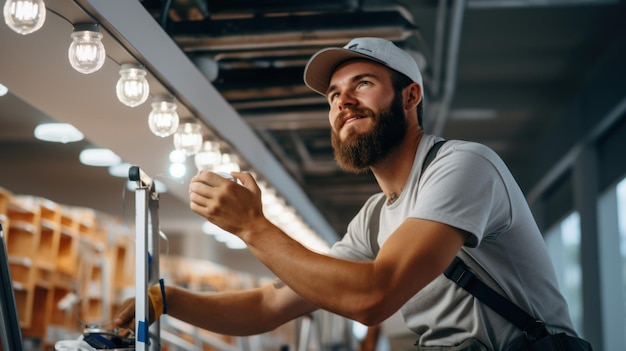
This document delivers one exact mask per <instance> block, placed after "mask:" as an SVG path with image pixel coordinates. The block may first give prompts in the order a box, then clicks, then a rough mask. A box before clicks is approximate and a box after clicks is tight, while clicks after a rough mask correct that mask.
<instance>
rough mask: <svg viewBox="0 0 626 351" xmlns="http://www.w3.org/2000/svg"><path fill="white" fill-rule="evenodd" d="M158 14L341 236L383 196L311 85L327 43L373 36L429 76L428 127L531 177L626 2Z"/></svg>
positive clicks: (478, 2)
mask: <svg viewBox="0 0 626 351" xmlns="http://www.w3.org/2000/svg"><path fill="white" fill-rule="evenodd" d="M143 5H144V6H145V8H146V9H147V10H148V11H149V12H150V13H151V14H152V16H154V18H155V20H156V21H158V22H159V23H160V25H161V27H162V28H163V29H164V30H165V31H166V32H167V33H168V35H170V36H171V37H172V38H173V40H174V41H175V42H176V44H177V45H178V46H179V47H180V48H181V49H182V50H183V51H184V52H185V54H186V55H187V56H188V57H189V58H190V59H191V60H192V61H193V62H194V63H195V64H196V65H197V66H198V67H199V68H200V70H201V71H202V72H203V73H204V74H205V75H206V77H207V78H208V79H210V80H211V81H212V83H213V85H214V86H215V88H216V89H217V90H218V91H219V93H220V94H221V95H222V96H223V97H224V98H225V99H226V100H227V101H228V102H229V103H230V104H231V105H232V106H233V107H234V108H235V109H236V110H237V112H238V113H239V114H240V115H241V116H242V118H243V119H244V120H245V121H246V123H248V124H249V125H250V126H251V127H252V128H253V129H254V131H255V133H256V135H257V136H258V137H259V138H260V139H261V140H262V141H263V143H264V144H265V146H266V147H267V148H268V149H269V150H270V151H271V152H272V153H273V154H274V155H275V157H276V158H277V159H278V160H279V162H280V163H281V164H282V165H283V166H284V168H285V169H286V170H287V171H288V172H289V173H290V174H291V176H293V177H294V179H296V181H297V182H298V183H299V184H300V185H301V186H302V187H303V188H304V189H305V191H306V193H307V194H308V196H309V197H310V198H311V200H312V201H313V203H314V204H315V205H316V206H317V207H318V208H319V209H320V211H321V212H322V213H323V215H324V216H325V217H326V218H327V219H328V221H329V222H330V223H331V225H332V226H333V228H334V229H335V231H336V232H337V233H338V234H339V235H341V234H342V233H343V232H344V230H345V226H346V224H347V222H348V221H349V219H350V218H351V217H352V216H353V215H354V214H355V213H356V211H357V210H358V209H359V208H360V206H361V205H362V203H363V202H364V201H365V200H366V199H367V198H368V197H369V196H370V195H371V194H373V193H374V192H377V191H378V188H377V185H376V182H375V179H374V178H373V176H372V175H371V174H359V175H353V174H346V173H345V172H343V171H341V170H340V169H339V168H338V167H337V165H336V163H335V161H334V159H333V155H332V148H331V145H330V131H329V127H328V119H327V118H328V117H327V105H326V102H325V99H324V98H323V97H321V96H319V95H317V94H315V93H314V92H312V91H311V90H310V89H308V88H307V87H306V86H305V85H304V84H303V81H302V75H303V70H304V66H305V64H306V62H307V60H308V58H309V57H310V56H311V55H312V54H313V53H315V52H316V51H318V50H319V49H321V48H324V47H327V46H343V45H344V44H345V43H347V42H348V41H349V40H350V39H352V38H354V37H362V36H376V37H384V38H387V39H389V40H392V41H394V42H395V43H396V44H397V45H398V46H400V47H402V48H404V49H406V50H408V51H409V52H410V53H411V54H412V55H413V56H414V57H415V59H416V60H417V62H418V64H419V65H420V67H421V69H422V70H423V75H424V80H425V88H426V89H425V90H426V91H425V94H426V116H425V122H424V127H425V129H426V131H427V132H429V133H433V134H440V135H442V136H444V137H446V138H449V139H451V138H459V139H466V140H473V141H477V142H481V143H484V144H486V145H488V146H490V147H492V148H493V149H494V150H496V151H497V152H498V153H499V154H500V155H501V156H502V157H503V159H504V160H505V161H506V162H507V163H508V164H509V166H510V167H511V168H512V169H513V171H514V173H516V175H517V176H518V177H519V178H521V180H520V181H521V182H523V183H524V184H526V185H527V186H530V185H531V184H532V181H533V180H532V179H527V178H528V177H529V175H528V174H526V173H525V169H526V168H528V162H530V159H529V158H530V157H532V155H533V153H535V152H537V150H536V149H535V147H536V145H537V141H538V140H541V139H543V138H546V137H547V136H548V133H551V132H552V131H551V130H550V127H551V125H552V123H553V121H554V120H555V119H557V118H560V117H562V116H563V115H564V114H565V113H566V108H567V106H568V104H570V103H571V101H572V99H573V97H574V95H575V93H576V91H577V88H578V87H579V86H580V85H581V84H582V83H583V82H584V80H585V77H586V75H587V72H589V70H590V69H592V67H594V65H595V64H596V60H597V59H598V57H599V55H600V53H601V52H602V51H603V50H605V48H606V47H607V46H608V45H609V43H611V42H613V41H614V40H615V39H616V38H618V37H619V35H623V33H624V21H623V20H622V19H623V15H624V4H623V2H619V1H593V0H589V1H558V0H553V1H549V0H546V1H541V2H538V1H522V0H519V1H513V0H502V1H489V0H474V1H472V0H468V1H461V0H457V1H435V0H430V1H426V0H412V1H410V0H400V1H391V0H378V1H365V0H361V1H356V0H345V1H321V0H314V1H308V0H307V1H301V0H272V1H254V0H237V1H234V0H217V1H216V0H209V1H207V0H205V1H203V0H171V1H159V0H147V1H143Z"/></svg>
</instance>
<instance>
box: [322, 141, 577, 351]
mask: <svg viewBox="0 0 626 351" xmlns="http://www.w3.org/2000/svg"><path fill="white" fill-rule="evenodd" d="M437 140H438V138H436V137H434V136H431V135H424V136H423V137H422V139H421V141H420V144H419V147H418V149H417V152H416V155H415V160H414V162H413V167H412V169H411V174H410V176H409V179H408V181H407V184H406V186H405V187H404V189H403V190H402V193H401V194H400V197H399V198H398V199H397V200H396V201H395V202H394V203H393V204H392V205H390V206H387V205H383V206H382V208H381V209H380V213H379V216H374V218H372V213H373V212H376V213H378V212H377V211H376V210H375V205H376V203H378V202H379V199H380V198H381V197H382V196H383V194H382V193H379V194H376V195H374V196H372V197H371V198H370V199H369V200H368V201H367V202H366V203H365V205H364V206H363V208H361V210H360V211H359V213H358V214H357V215H356V216H355V218H354V219H353V220H352V221H351V222H350V224H349V225H348V229H347V233H346V234H345V236H344V237H343V239H342V240H341V241H339V242H337V243H336V244H335V245H333V247H332V248H331V251H330V254H331V255H332V256H335V257H339V258H343V259H348V260H356V261H369V260H373V259H374V257H375V255H376V249H375V248H373V247H372V246H375V245H372V244H371V243H370V226H372V228H376V227H377V228H378V233H374V234H373V235H376V237H377V241H378V245H379V246H380V247H382V246H383V245H384V244H385V241H386V240H387V238H388V237H389V235H391V234H392V233H393V232H394V230H395V229H396V228H398V227H399V226H400V224H402V222H404V220H405V219H407V218H422V219H428V220H432V221H437V222H441V223H445V224H448V225H451V226H454V227H456V228H460V229H463V230H465V231H467V232H469V233H470V234H471V235H470V236H469V238H468V239H467V241H466V242H465V248H464V249H465V251H466V252H467V253H468V254H469V255H470V256H471V257H472V258H473V260H472V261H474V262H466V263H468V264H469V265H470V267H475V266H478V267H480V269H482V270H484V271H485V272H486V273H487V274H488V276H490V277H491V278H492V279H493V280H492V282H493V281H495V284H496V285H497V286H498V287H499V288H500V290H501V291H503V292H504V294H505V295H506V296H507V297H508V298H509V299H511V300H512V301H513V302H515V303H516V304H517V305H518V306H520V307H521V308H522V309H523V310H525V311H527V312H528V313H530V314H531V315H533V316H535V317H536V318H539V319H541V320H543V321H545V322H546V325H547V326H548V329H549V330H550V331H565V332H567V333H569V334H572V335H575V332H574V331H573V327H572V323H571V320H570V317H569V312H568V308H567V304H566V302H565V299H564V298H563V296H562V295H561V293H560V292H559V289H558V286H557V278H556V274H555V272H554V269H553V266H552V262H551V260H550V257H549V255H548V252H547V249H546V246H545V242H544V241H543V238H542V236H541V233H540V231H539V229H538V227H537V225H536V223H535V221H534V219H533V216H532V214H531V212H530V209H529V207H528V204H527V202H526V199H525V197H524V195H523V193H522V191H521V190H520V188H519V186H518V185H517V183H516V182H515V180H514V178H513V176H512V175H511V173H510V172H509V170H508V168H507V167H506V165H505V164H504V162H503V161H502V160H501V159H500V157H498V155H497V154H496V153H494V152H493V151H492V150H491V149H489V148H487V147H486V146H484V145H481V144H478V143H473V142H465V141H458V140H450V141H448V142H446V144H444V145H443V147H442V148H441V149H440V150H439V153H438V154H437V157H436V158H435V159H434V160H433V161H432V163H431V164H430V166H429V167H428V168H427V169H426V170H425V171H424V174H423V175H422V176H421V177H420V173H421V166H422V163H423V160H424V158H425V157H426V153H427V152H428V150H429V149H430V147H431V146H432V145H433V144H434V143H435V141H437ZM418 181H419V183H418ZM377 219H378V220H379V221H378V222H377V225H376V224H374V225H373V224H372V223H373V222H376V220H377ZM407 245H410V243H407ZM466 261H467V260H466ZM483 278H484V277H483ZM401 313H402V316H403V318H404V321H405V322H406V324H407V326H408V327H409V329H411V330H412V331H413V332H415V333H416V334H417V336H416V338H417V339H418V345H420V346H453V345H459V344H461V343H462V342H463V341H465V340H467V339H470V338H476V339H478V340H479V341H480V342H482V343H483V344H484V345H485V346H486V347H487V348H488V349H492V350H501V349H505V348H506V345H508V344H509V343H511V342H512V341H514V340H515V339H518V338H520V337H521V336H522V334H521V331H519V330H518V329H517V328H516V327H514V326H513V325H511V324H510V323H509V322H508V321H506V320H504V319H503V318H502V317H500V316H499V315H497V314H496V313H495V312H493V311H491V310H490V309H489V308H488V307H486V306H485V305H483V304H481V303H480V302H477V301H476V300H475V299H474V298H473V297H472V296H471V295H469V294H468V293H467V292H466V291H464V290H462V289H461V288H459V287H457V286H456V285H455V284H454V283H453V282H452V281H450V280H449V279H447V278H446V277H445V276H444V275H443V274H442V275H440V276H439V277H437V278H436V279H435V280H433V281H432V282H431V283H430V284H428V285H427V286H426V287H424V289H422V290H421V291H420V292H418V293H417V294H416V295H415V296H413V297H412V298H411V299H410V300H409V301H407V302H406V303H405V304H404V306H403V307H402V308H401Z"/></svg>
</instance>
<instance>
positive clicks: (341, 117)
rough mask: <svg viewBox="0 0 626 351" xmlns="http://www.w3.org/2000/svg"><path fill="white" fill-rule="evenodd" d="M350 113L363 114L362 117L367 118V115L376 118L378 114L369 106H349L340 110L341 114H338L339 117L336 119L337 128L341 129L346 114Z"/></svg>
mask: <svg viewBox="0 0 626 351" xmlns="http://www.w3.org/2000/svg"><path fill="white" fill-rule="evenodd" d="M349 114H354V115H358V116H361V117H362V118H367V117H370V118H375V117H376V114H375V113H374V111H372V110H370V109H369V108H365V107H363V108H361V107H349V108H346V109H344V110H343V111H341V112H339V114H338V115H337V119H335V129H337V130H339V129H341V127H343V122H344V119H345V117H346V115H349Z"/></svg>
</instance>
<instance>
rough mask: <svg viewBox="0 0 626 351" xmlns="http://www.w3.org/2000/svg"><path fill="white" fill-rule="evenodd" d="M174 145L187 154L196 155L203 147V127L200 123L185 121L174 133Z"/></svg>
mask: <svg viewBox="0 0 626 351" xmlns="http://www.w3.org/2000/svg"><path fill="white" fill-rule="evenodd" d="M174 147H175V148H176V150H180V151H183V152H184V153H185V155H187V156H191V155H195V154H196V153H197V152H198V151H200V149H201V148H202V128H201V127H200V125H199V124H198V123H183V124H182V125H181V126H180V127H179V128H178V131H177V132H176V134H174Z"/></svg>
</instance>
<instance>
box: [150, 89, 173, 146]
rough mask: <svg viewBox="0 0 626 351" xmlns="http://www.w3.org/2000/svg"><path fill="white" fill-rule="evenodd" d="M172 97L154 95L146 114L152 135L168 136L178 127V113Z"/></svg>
mask: <svg viewBox="0 0 626 351" xmlns="http://www.w3.org/2000/svg"><path fill="white" fill-rule="evenodd" d="M176 107H177V106H176V103H174V101H173V99H172V98H167V97H162V96H161V97H156V98H155V99H154V102H153V103H152V111H150V115H149V116H148V126H149V127H150V130H151V131H152V133H154V135H156V136H160V137H162V138H165V137H168V136H170V135H172V134H174V133H175V132H176V130H177V129H178V122H179V118H178V113H177V112H176Z"/></svg>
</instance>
